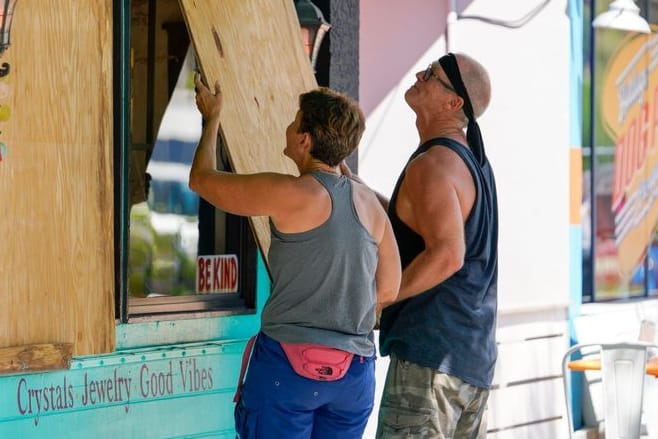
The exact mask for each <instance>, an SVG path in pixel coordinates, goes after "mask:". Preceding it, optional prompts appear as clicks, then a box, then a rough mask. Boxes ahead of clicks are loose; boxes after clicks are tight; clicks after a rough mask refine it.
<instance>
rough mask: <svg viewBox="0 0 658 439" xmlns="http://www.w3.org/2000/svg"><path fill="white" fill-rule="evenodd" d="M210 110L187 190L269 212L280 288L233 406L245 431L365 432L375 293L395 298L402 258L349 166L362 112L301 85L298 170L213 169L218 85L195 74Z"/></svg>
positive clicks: (294, 155) (293, 135) (251, 434)
mask: <svg viewBox="0 0 658 439" xmlns="http://www.w3.org/2000/svg"><path fill="white" fill-rule="evenodd" d="M195 83H196V87H197V98H196V100H197V107H198V108H199V111H200V112H201V114H202V115H203V118H204V120H205V124H204V128H203V132H202V134H201V140H200V142H199V146H198V147H197V151H196V153H195V157H194V161H193V163H192V169H191V172H190V188H192V190H194V191H195V192H197V193H198V194H199V195H200V196H202V197H203V198H205V199H206V200H207V201H209V202H210V203H212V204H213V205H214V206H216V207H217V208H219V209H221V210H224V211H226V212H230V213H233V214H236V215H245V216H268V217H269V219H270V229H271V235H272V241H271V246H270V250H269V255H268V256H269V263H270V269H271V274H272V280H273V285H272V293H271V296H270V298H269V299H268V301H267V303H266V304H265V307H264V309H263V314H262V319H261V332H260V333H259V334H258V336H257V338H256V342H255V344H254V347H253V352H252V355H251V359H250V362H249V370H248V373H247V375H246V379H245V382H244V385H243V386H242V388H241V398H240V400H239V401H238V404H237V406H236V410H235V415H236V431H237V432H238V436H239V437H240V438H264V437H271V438H314V439H320V438H331V439H334V438H337V437H340V438H360V437H361V436H362V434H363V430H364V429H365V426H366V423H367V420H368V417H369V415H370V413H371V411H372V407H373V400H374V389H375V374H374V358H375V345H374V337H373V328H374V325H375V309H376V307H377V304H378V303H384V302H391V301H393V300H394V299H395V297H396V295H397V291H398V287H399V284H400V258H399V254H398V250H397V246H396V244H395V239H394V237H393V233H392V229H391V225H390V223H389V221H388V218H387V216H386V213H385V212H384V210H383V208H382V207H381V205H380V204H379V202H378V200H377V198H376V196H375V194H374V193H373V192H371V191H370V190H369V189H368V188H367V187H366V186H364V185H362V184H359V183H356V182H353V181H352V180H350V179H349V178H347V177H345V176H343V175H341V172H340V169H339V165H340V163H341V162H342V161H343V160H344V159H345V158H346V157H347V156H348V155H349V154H350V153H351V152H352V151H353V150H354V149H355V148H356V147H357V145H358V143H359V140H360V138H361V135H362V134H363V130H364V128H365V122H364V117H363V113H362V112H361V110H360V109H359V107H358V105H357V104H356V103H354V102H353V101H351V100H350V99H349V98H347V97H345V96H343V95H341V94H339V93H336V92H333V91H331V90H329V89H326V88H319V89H316V90H313V91H310V92H308V93H303V94H302V95H300V98H299V110H298V111H297V114H296V116H295V119H294V120H293V122H292V123H291V124H290V125H289V126H288V128H287V129H286V147H285V149H284V151H283V153H284V154H285V155H286V156H287V157H289V158H290V159H291V160H292V161H293V162H294V163H295V164H296V166H297V168H298V170H299V174H300V175H299V176H298V177H297V176H292V175H285V174H277V173H260V174H251V175H239V174H233V173H227V172H222V171H217V170H216V143H217V135H218V130H219V122H220V113H221V108H222V95H221V90H220V86H219V83H216V84H215V93H214V94H213V93H212V92H211V91H210V90H209V89H208V88H207V87H205V86H204V85H203V84H202V83H201V81H200V79H199V77H196V78H195Z"/></svg>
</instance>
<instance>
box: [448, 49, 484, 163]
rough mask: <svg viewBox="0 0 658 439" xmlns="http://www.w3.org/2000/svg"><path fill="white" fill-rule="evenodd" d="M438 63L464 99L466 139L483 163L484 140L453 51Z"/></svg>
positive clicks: (479, 160)
mask: <svg viewBox="0 0 658 439" xmlns="http://www.w3.org/2000/svg"><path fill="white" fill-rule="evenodd" d="M439 64H440V65H441V68H442V69H443V71H444V72H445V73H446V76H447V77H448V81H450V84H452V87H453V88H454V89H455V92H456V93H457V95H458V96H459V97H460V98H462V99H463V100H464V108H463V109H464V114H466V117H467V118H468V128H467V129H466V140H467V141H468V145H469V146H470V147H471V150H472V151H473V155H475V158H476V159H477V161H478V163H480V165H484V163H485V161H486V156H485V154H484V142H483V140H482V133H481V132H480V126H479V125H478V123H477V122H476V121H475V115H474V114H473V104H471V98H469V97H468V92H467V91H466V86H465V85H464V81H463V80H462V75H461V73H460V72H459V66H458V65H457V57H456V56H455V54H454V53H448V54H446V55H443V56H442V57H441V58H439Z"/></svg>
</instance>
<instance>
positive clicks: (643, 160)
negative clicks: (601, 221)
mask: <svg viewBox="0 0 658 439" xmlns="http://www.w3.org/2000/svg"><path fill="white" fill-rule="evenodd" d="M657 66H658V37H656V36H646V35H643V34H642V35H638V34H636V35H633V36H631V37H629V38H628V39H626V40H624V42H623V43H622V44H621V45H620V47H619V48H618V49H617V51H616V52H615V54H614V55H613V56H612V57H611V59H610V62H609V63H608V65H607V66H606V72H605V79H604V83H603V91H602V93H601V111H602V118H603V123H604V127H605V129H606V131H607V133H608V134H609V135H610V137H611V138H612V139H614V141H615V159H614V160H615V161H614V181H613V192H612V213H613V216H614V221H615V241H616V244H617V249H618V256H619V268H620V271H621V273H622V274H623V275H626V276H629V275H630V274H631V273H632V271H633V270H634V268H635V267H636V266H637V264H638V263H639V262H640V260H641V259H642V255H643V254H644V251H645V249H646V247H647V245H648V244H649V242H650V240H651V236H652V234H653V230H654V229H655V227H656V224H657V222H658V199H657V194H658V148H657V146H658V70H657Z"/></svg>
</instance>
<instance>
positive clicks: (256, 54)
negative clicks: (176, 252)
mask: <svg viewBox="0 0 658 439" xmlns="http://www.w3.org/2000/svg"><path fill="white" fill-rule="evenodd" d="M180 3H181V8H182V10H183V15H185V19H186V22H187V26H188V29H189V31H190V35H191V37H192V42H193V44H194V48H195V50H196V53H197V58H198V61H199V64H200V68H201V72H202V74H203V77H204V78H205V79H206V81H207V83H208V84H211V89H212V85H213V84H214V83H215V81H216V80H219V81H220V84H221V86H222V93H223V94H224V109H223V110H222V118H221V127H222V132H223V136H224V140H225V141H226V145H227V149H228V155H229V159H230V161H231V165H232V166H233V169H234V170H235V171H236V172H238V173H254V172H263V171H270V172H282V173H288V174H295V175H296V174H297V173H298V172H297V169H296V167H295V165H294V163H293V162H292V161H291V160H290V159H288V158H286V157H285V156H284V155H283V149H284V148H285V129H286V127H287V126H288V124H289V123H290V122H291V121H292V120H293V119H294V117H295V112H296V111H297V108H298V105H297V104H298V97H299V94H300V93H302V92H304V91H307V90H310V89H312V88H314V87H316V82H315V77H314V75H313V71H312V69H311V65H310V62H309V60H308V58H307V57H306V54H305V53H304V48H303V45H302V40H301V34H300V29H299V22H298V21H297V15H296V13H295V8H294V3H293V2H292V1H291V0H250V1H244V0H225V1H221V2H218V1H214V0H180ZM251 222H252V227H253V228H254V233H255V235H256V238H257V241H258V244H259V246H260V248H261V250H262V251H263V255H264V256H265V258H267V251H268V249H269V244H270V231H269V225H268V221H267V218H263V217H254V218H251Z"/></svg>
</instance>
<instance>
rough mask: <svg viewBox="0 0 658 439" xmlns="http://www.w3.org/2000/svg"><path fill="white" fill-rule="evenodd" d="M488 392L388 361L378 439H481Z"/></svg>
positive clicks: (405, 363)
mask: <svg viewBox="0 0 658 439" xmlns="http://www.w3.org/2000/svg"><path fill="white" fill-rule="evenodd" d="M488 396H489V390H487V389H482V388H479V387H475V386H472V385H470V384H467V383H465V382H463V381H462V380H460V379H459V378H456V377H454V376H450V375H446V374H444V373H440V372H437V371H436V370H434V369H430V368H427V367H422V366H418V365H417V364H414V363H410V362H409V361H405V360H400V359H398V358H396V357H395V356H391V363H390V365H389V368H388V374H387V376H386V384H385V385H384V394H383V396H382V401H381V405H380V409H379V421H378V425H377V436H376V437H377V439H403V438H404V439H411V438H413V439H418V438H438V439H451V438H455V439H464V438H466V439H484V438H485V437H486V433H487V432H486V430H487V427H486V426H487V419H486V418H487V413H486V412H487V408H486V407H487V398H488Z"/></svg>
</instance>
